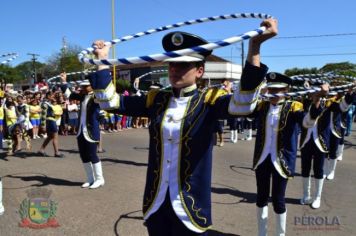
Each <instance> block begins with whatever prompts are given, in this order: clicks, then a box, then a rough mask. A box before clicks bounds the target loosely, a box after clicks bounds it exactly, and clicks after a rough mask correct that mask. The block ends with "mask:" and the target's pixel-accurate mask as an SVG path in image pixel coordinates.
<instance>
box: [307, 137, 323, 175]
mask: <svg viewBox="0 0 356 236" xmlns="http://www.w3.org/2000/svg"><path fill="white" fill-rule="evenodd" d="M301 157H302V158H301V159H302V176H303V177H309V176H310V170H311V164H312V160H313V170H314V178H316V179H322V178H323V174H324V171H323V166H324V159H325V157H326V154H325V153H323V152H321V151H320V150H319V148H318V147H317V146H316V144H315V143H314V140H313V138H311V139H310V140H309V141H308V143H307V144H306V145H305V146H304V147H303V148H302V150H301Z"/></svg>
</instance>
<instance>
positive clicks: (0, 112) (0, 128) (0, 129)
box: [0, 98, 4, 149]
mask: <svg viewBox="0 0 356 236" xmlns="http://www.w3.org/2000/svg"><path fill="white" fill-rule="evenodd" d="M3 102H4V101H3V98H0V105H1V106H0V149H3V145H2V140H3V138H4V107H3V106H2V104H3Z"/></svg>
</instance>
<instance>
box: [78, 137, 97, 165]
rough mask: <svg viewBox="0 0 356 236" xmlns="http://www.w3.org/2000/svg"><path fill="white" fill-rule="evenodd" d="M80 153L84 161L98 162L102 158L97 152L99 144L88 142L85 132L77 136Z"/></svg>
mask: <svg viewBox="0 0 356 236" xmlns="http://www.w3.org/2000/svg"><path fill="white" fill-rule="evenodd" d="M77 141H78V148H79V155H80V158H81V159H82V162H83V163H87V162H91V163H93V164H95V163H98V162H99V161H100V160H99V158H98V155H97V154H96V151H97V147H98V144H97V143H91V142H88V141H87V140H86V139H85V138H84V135H83V133H81V134H80V135H79V137H78V138H77Z"/></svg>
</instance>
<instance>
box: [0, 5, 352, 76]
mask: <svg viewBox="0 0 356 236" xmlns="http://www.w3.org/2000/svg"><path fill="white" fill-rule="evenodd" d="M115 4H116V9H115V15H116V36H117V37H122V36H125V35H128V34H133V33H137V32H141V31H144V30H147V29H150V28H156V27H159V26H164V25H167V24H172V23H177V22H180V21H185V20H190V19H196V18H201V17H208V16H214V15H221V14H231V13H243V12H257V13H268V14H271V15H273V16H274V17H276V18H277V19H278V20H279V31H280V32H279V36H280V37H289V36H301V35H324V34H343V33H356V25H355V23H356V20H355V17H354V16H355V9H356V2H355V1H352V0H338V1H335V0H323V1H311V0H298V1H288V0H275V1H261V0H259V1H257V0H180V1H170V0H116V1H115ZM0 22H2V23H1V31H2V32H1V37H0V45H1V48H0V54H4V53H7V52H17V53H19V54H20V57H19V58H18V59H17V60H16V61H14V62H13V65H16V64H18V63H20V62H23V61H26V60H29V59H30V56H28V55H27V53H29V52H31V53H37V54H40V55H41V56H40V58H39V59H40V61H42V62H43V61H45V60H46V59H47V58H48V57H49V56H51V55H52V54H53V53H55V52H58V51H59V50H60V48H61V46H62V37H63V36H65V37H66V39H67V41H68V42H69V43H70V44H76V45H79V46H81V47H83V48H86V47H89V46H90V45H91V42H92V41H93V40H95V39H104V40H110V39H111V0H11V1H2V3H1V8H0ZM259 23H260V20H256V19H239V20H227V21H219V22H213V23H204V24H199V25H195V26H189V27H182V28H180V29H179V30H183V31H187V32H191V33H196V34H198V35H200V36H201V37H203V38H206V39H208V40H219V39H224V38H227V37H230V36H233V35H239V34H241V33H244V32H246V31H249V30H252V29H255V28H257V27H258V26H259ZM164 34H165V33H164V32H162V33H158V34H154V35H152V36H145V37H142V38H140V39H136V40H132V41H129V42H125V43H122V44H120V45H117V56H118V57H120V58H121V57H129V56H143V55H148V54H153V53H161V52H162V51H163V50H162V46H161V42H160V39H161V38H162V36H163V35H164ZM214 53H215V54H217V55H218V56H222V57H225V58H226V59H230V58H231V55H232V58H233V60H235V61H236V62H238V63H240V59H239V55H240V45H236V46H230V47H226V48H223V49H217V50H216V51H215V52H214ZM340 53H356V35H352V36H339V37H320V38H306V39H305V38H304V39H275V40H270V41H269V42H267V43H266V44H264V45H263V49H262V60H263V62H264V63H265V64H267V65H268V66H269V67H270V70H273V71H279V72H283V71H284V70H285V69H288V68H292V67H321V66H323V65H324V64H326V63H334V62H343V61H349V62H352V63H356V54H353V55H332V56H304V57H297V56H287V57H270V56H274V55H277V56H285V55H306V54H307V55H311V54H340Z"/></svg>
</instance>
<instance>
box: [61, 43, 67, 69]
mask: <svg viewBox="0 0 356 236" xmlns="http://www.w3.org/2000/svg"><path fill="white" fill-rule="evenodd" d="M67 47H68V46H67V40H66V37H65V36H63V38H62V49H61V51H62V56H61V61H60V62H61V65H60V67H61V70H62V71H61V72H64V71H66V67H65V65H66V63H65V59H66V54H67Z"/></svg>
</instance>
